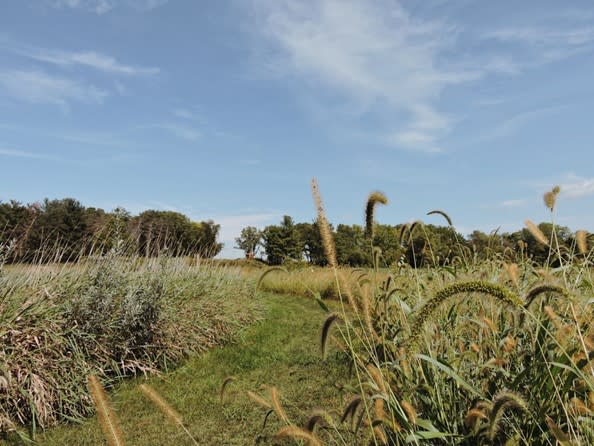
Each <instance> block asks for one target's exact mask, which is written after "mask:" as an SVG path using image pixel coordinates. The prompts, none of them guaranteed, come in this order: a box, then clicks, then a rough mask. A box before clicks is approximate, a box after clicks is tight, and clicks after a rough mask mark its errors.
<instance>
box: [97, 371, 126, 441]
mask: <svg viewBox="0 0 594 446" xmlns="http://www.w3.org/2000/svg"><path fill="white" fill-rule="evenodd" d="M88 385H89V392H91V396H92V397H93V402H94V403H95V408H96V409H97V416H98V417H99V424H100V425H101V429H102V430H103V434H104V435H105V437H106V439H107V444H108V445H109V446H123V445H124V435H123V434H122V429H121V428H120V425H119V423H118V420H117V418H116V416H115V413H114V411H113V409H112V408H111V405H110V404H109V400H108V398H107V394H106V393H105V389H104V388H103V386H102V385H101V383H100V382H99V380H98V379H97V377H96V376H95V375H90V376H89V377H88Z"/></svg>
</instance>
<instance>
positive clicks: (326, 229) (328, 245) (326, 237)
mask: <svg viewBox="0 0 594 446" xmlns="http://www.w3.org/2000/svg"><path fill="white" fill-rule="evenodd" d="M311 193H312V196H313V199H314V203H315V205H316V210H317V213H318V226H319V228H320V237H321V238H322V244H323V245H324V253H325V254H326V260H327V261H328V264H329V265H330V266H332V267H333V268H336V267H337V266H338V262H337V261H336V246H335V245H334V237H333V236H332V230H331V229H330V223H328V219H327V218H326V211H325V210H324V206H323V204H322V197H321V196H320V189H319V187H318V182H317V181H316V179H315V178H313V179H312V180H311Z"/></svg>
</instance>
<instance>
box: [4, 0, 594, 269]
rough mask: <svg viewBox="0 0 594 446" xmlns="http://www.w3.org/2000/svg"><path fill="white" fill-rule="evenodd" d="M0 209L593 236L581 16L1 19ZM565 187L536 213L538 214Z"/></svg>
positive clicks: (572, 12) (593, 108) (240, 0)
mask: <svg viewBox="0 0 594 446" xmlns="http://www.w3.org/2000/svg"><path fill="white" fill-rule="evenodd" d="M1 9H2V11H1V13H0V200H1V201H8V200H10V199H15V200H18V201H21V202H24V203H31V202H35V201H39V200H42V199H43V198H45V197H48V198H65V197H73V198H76V199H78V200H80V201H81V202H82V203H83V204H84V205H85V206H94V207H102V208H104V209H106V210H111V209H113V208H115V207H118V206H122V207H124V208H126V209H127V210H129V211H130V212H132V213H134V214H136V213H139V212H142V211H143V210H145V209H160V210H173V211H178V212H182V213H184V214H186V215H188V216H189V217H190V218H191V219H193V220H197V221H199V220H206V219H213V220H214V221H215V222H217V223H219V224H220V225H221V241H222V242H224V243H225V247H224V249H223V251H222V253H221V254H220V257H229V258H234V257H240V256H241V255H242V253H241V251H239V250H237V249H234V238H235V237H236V236H237V235H238V234H239V232H240V230H241V228H243V227H245V226H257V227H260V228H262V227H264V226H266V225H269V224H278V223H279V222H280V220H281V219H282V216H283V215H291V216H292V217H293V218H294V219H295V220H296V221H303V222H311V221H313V220H314V218H315V208H314V205H313V201H312V199H311V194H310V180H311V178H313V177H315V178H317V180H318V182H319V186H320V191H321V194H322V197H323V200H324V203H325V207H326V210H327V212H328V217H329V220H330V221H331V222H332V223H334V224H335V225H336V224H338V223H347V224H353V223H358V224H362V223H363V219H364V218H363V211H364V205H365V201H366V198H367V196H368V194H369V193H370V192H371V191H374V190H379V191H382V192H384V193H385V194H386V195H387V197H388V199H389V200H390V203H389V205H388V206H385V207H381V208H379V209H378V210H377V212H376V218H377V220H378V221H379V222H381V223H386V224H398V223H403V222H407V221H412V220H417V219H421V220H423V221H424V222H425V223H434V224H443V221H442V220H440V219H439V218H440V217H439V216H438V215H432V216H427V215H426V213H427V212H428V211H431V210H433V209H442V210H444V211H446V212H447V213H448V214H449V215H450V217H451V218H452V220H453V222H454V225H455V226H456V228H457V229H458V230H459V231H460V232H462V233H463V234H468V233H470V232H471V231H472V230H474V229H480V230H483V231H485V232H488V231H490V230H493V229H495V228H497V227H501V230H504V231H513V230H516V229H519V228H521V227H522V226H523V225H524V223H523V222H524V221H525V219H531V220H533V221H536V222H540V221H550V220H551V218H554V219H555V221H556V222H558V223H560V224H563V225H567V226H569V227H570V228H572V229H574V230H576V229H586V230H589V231H594V207H593V206H592V203H593V200H594V150H593V149H592V142H593V141H594V125H593V124H592V122H593V121H592V119H593V118H592V116H594V82H593V81H592V79H594V3H592V2H591V1H589V0H588V1H567V2H559V1H546V0H537V1H536V0H534V1H528V0H526V1H522V2H517V1H497V2H493V1H479V0H452V1H446V0H423V1H411V0H406V1H405V0H402V1H397V0H315V1H314V0H312V1H293V0H229V1H207V0H203V1H196V0H5V1H3V2H2V7H1ZM554 185H560V186H561V193H560V195H559V197H558V200H557V208H556V211H555V214H554V216H551V213H550V212H549V211H548V210H547V209H546V208H545V206H544V204H543V200H542V195H543V193H544V192H546V191H547V190H550V189H551V188H552V187H553V186H554Z"/></svg>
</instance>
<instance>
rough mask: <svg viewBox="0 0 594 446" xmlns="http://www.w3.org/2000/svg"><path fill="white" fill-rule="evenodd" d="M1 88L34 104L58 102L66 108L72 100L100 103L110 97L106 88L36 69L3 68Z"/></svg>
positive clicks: (0, 78)
mask: <svg viewBox="0 0 594 446" xmlns="http://www.w3.org/2000/svg"><path fill="white" fill-rule="evenodd" d="M0 90H3V91H4V92H5V93H6V94H8V95H10V96H13V97H14V98H17V99H20V100H23V101H26V102H30V103H33V104H44V103H45V104H56V105H60V106H63V107H66V106H68V104H69V103H71V102H83V103H95V104H100V103H102V102H103V100H104V99H105V98H106V97H107V96H108V93H107V92H106V91H104V90H101V89H99V88H97V87H95V86H93V85H90V84H87V83H85V82H83V81H77V80H72V79H67V78H64V77H59V76H54V75H50V74H47V73H45V72H43V71H34V70H30V71H26V70H1V71H0Z"/></svg>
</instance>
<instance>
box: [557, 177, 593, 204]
mask: <svg viewBox="0 0 594 446" xmlns="http://www.w3.org/2000/svg"><path fill="white" fill-rule="evenodd" d="M561 194H562V195H563V196H564V197H567V198H570V199H572V198H582V197H586V196H590V195H594V178H582V177H578V176H576V175H570V176H569V180H568V181H567V182H565V183H562V184H561Z"/></svg>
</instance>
